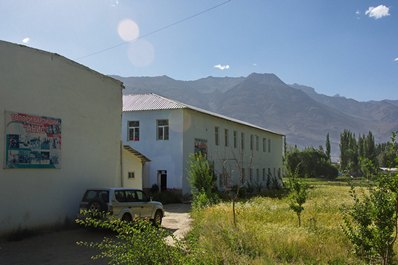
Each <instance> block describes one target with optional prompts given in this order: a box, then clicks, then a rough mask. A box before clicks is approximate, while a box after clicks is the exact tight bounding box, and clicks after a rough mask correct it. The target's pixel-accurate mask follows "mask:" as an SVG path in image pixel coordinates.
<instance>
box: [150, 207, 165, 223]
mask: <svg viewBox="0 0 398 265" xmlns="http://www.w3.org/2000/svg"><path fill="white" fill-rule="evenodd" d="M162 219H163V214H162V211H160V210H157V211H156V213H155V216H154V217H153V220H152V224H153V225H154V226H156V227H159V226H160V225H161V224H162Z"/></svg>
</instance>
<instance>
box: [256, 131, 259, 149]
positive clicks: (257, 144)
mask: <svg viewBox="0 0 398 265" xmlns="http://www.w3.org/2000/svg"><path fill="white" fill-rule="evenodd" d="M258 146H259V140H258V135H256V151H258Z"/></svg>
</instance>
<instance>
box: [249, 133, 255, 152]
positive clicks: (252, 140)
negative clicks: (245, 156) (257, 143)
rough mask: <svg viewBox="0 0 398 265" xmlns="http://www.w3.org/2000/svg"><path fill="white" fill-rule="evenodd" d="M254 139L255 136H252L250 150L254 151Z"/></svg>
mask: <svg viewBox="0 0 398 265" xmlns="http://www.w3.org/2000/svg"><path fill="white" fill-rule="evenodd" d="M253 144H254V138H253V134H251V135H250V150H253Z"/></svg>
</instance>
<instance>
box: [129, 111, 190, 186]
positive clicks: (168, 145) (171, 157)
mask: <svg viewBox="0 0 398 265" xmlns="http://www.w3.org/2000/svg"><path fill="white" fill-rule="evenodd" d="M182 117H183V115H182V110H181V109H175V110H152V111H130V112H128V111H127V112H123V118H122V141H123V143H124V144H128V145H130V146H131V147H133V148H134V149H136V150H137V151H138V152H140V153H142V154H143V155H145V156H146V157H148V158H149V159H150V160H151V162H148V163H147V165H148V171H147V172H148V176H143V177H144V188H151V187H152V185H153V184H158V185H159V183H158V179H157V172H158V170H167V188H168V189H181V187H182V178H183V165H182V163H183V158H182V148H183V147H182V144H183V142H182V132H183V123H182ZM159 119H168V120H169V134H170V135H169V140H165V141H159V140H156V121H157V120H159ZM128 121H140V140H139V141H128V140H127V135H128V134H127V130H128V129H127V123H128Z"/></svg>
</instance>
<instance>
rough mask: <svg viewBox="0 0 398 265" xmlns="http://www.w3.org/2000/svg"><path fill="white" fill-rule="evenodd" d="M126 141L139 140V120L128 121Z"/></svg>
mask: <svg viewBox="0 0 398 265" xmlns="http://www.w3.org/2000/svg"><path fill="white" fill-rule="evenodd" d="M127 140H128V141H139V140H140V122H139V121H129V122H128V139H127Z"/></svg>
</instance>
